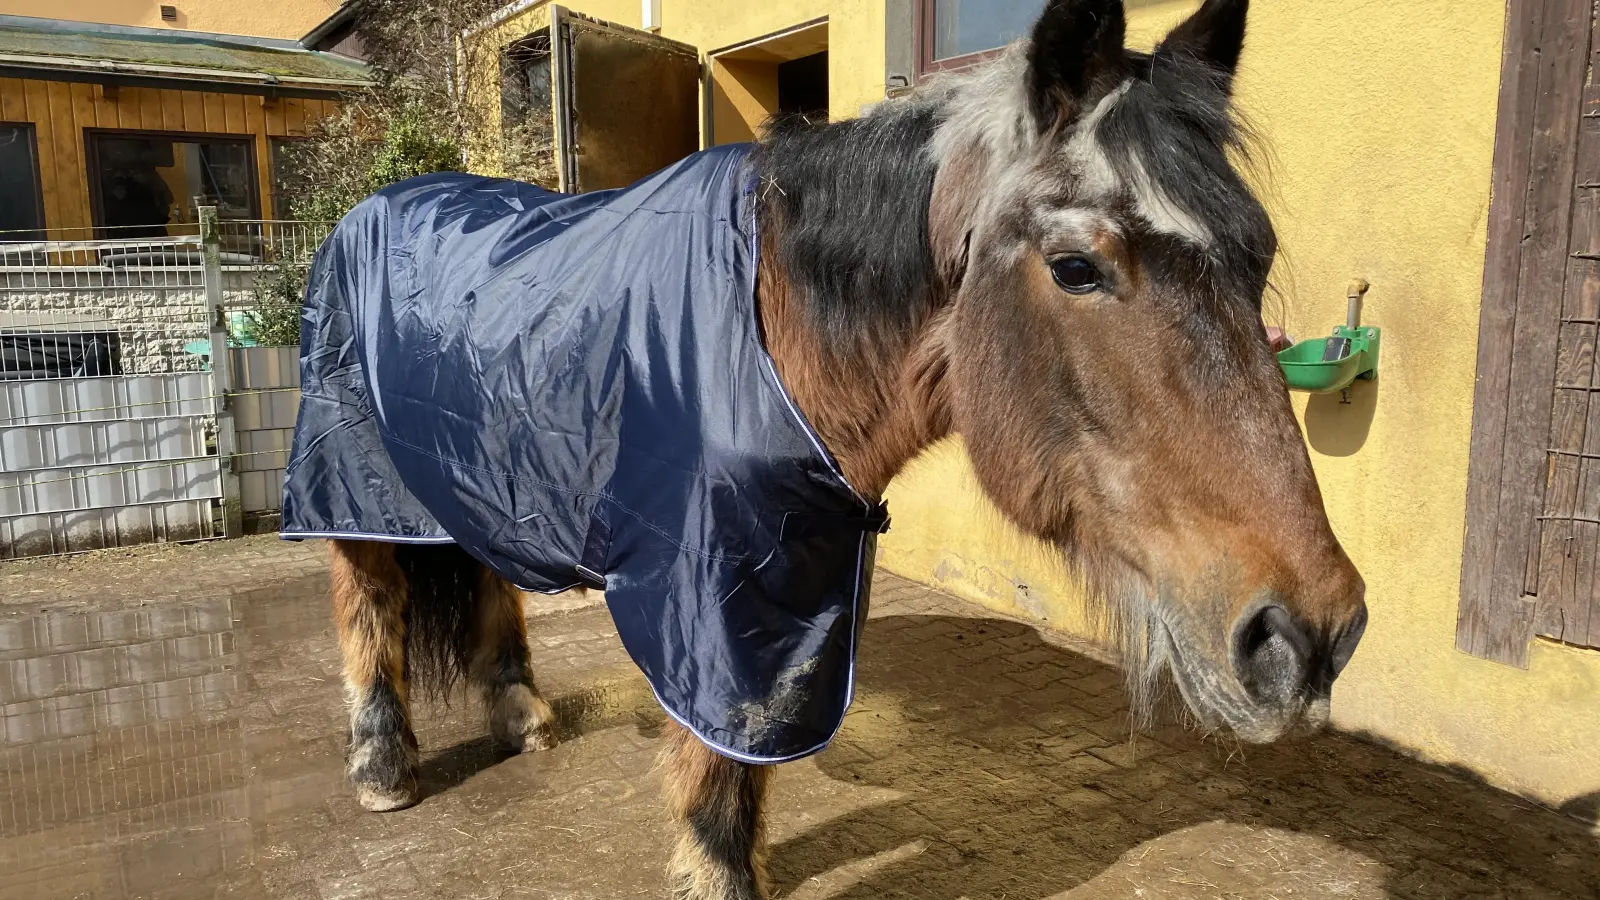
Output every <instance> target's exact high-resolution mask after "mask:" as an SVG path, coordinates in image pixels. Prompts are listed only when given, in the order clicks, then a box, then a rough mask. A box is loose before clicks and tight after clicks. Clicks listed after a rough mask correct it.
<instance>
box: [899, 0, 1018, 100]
mask: <svg viewBox="0 0 1600 900" xmlns="http://www.w3.org/2000/svg"><path fill="white" fill-rule="evenodd" d="M935 2H936V0H913V2H912V7H913V10H914V12H913V16H914V17H915V18H914V20H913V22H912V34H913V35H914V38H913V40H914V42H915V50H914V53H915V56H914V58H915V60H916V76H917V81H919V82H920V81H922V80H923V79H924V78H927V77H928V76H930V75H935V74H937V73H939V72H951V71H960V70H961V69H967V68H971V67H972V66H975V65H977V64H979V63H983V62H988V61H989V60H991V59H994V58H995V57H998V56H999V55H1000V54H1002V53H1004V52H1005V49H1006V45H1004V44H1002V45H1000V46H999V47H995V48H994V49H992V50H979V51H977V52H975V53H968V54H965V55H962V56H950V57H946V58H944V59H934V57H933V48H934V43H935V41H934V35H933V28H934V24H935V23H934V19H935V16H934V4H935Z"/></svg>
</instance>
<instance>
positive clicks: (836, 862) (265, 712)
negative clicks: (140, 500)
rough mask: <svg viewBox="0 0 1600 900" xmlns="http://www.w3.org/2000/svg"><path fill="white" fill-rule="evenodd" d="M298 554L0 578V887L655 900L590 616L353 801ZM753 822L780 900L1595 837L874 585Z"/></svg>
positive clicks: (1078, 891) (1043, 889)
mask: <svg viewBox="0 0 1600 900" xmlns="http://www.w3.org/2000/svg"><path fill="white" fill-rule="evenodd" d="M320 550H321V548H319V547H316V546H314V545H301V546H297V545H286V544H281V543H279V542H277V541H275V540H272V539H270V538H269V539H250V540H245V541H239V542H233V543H228V544H220V543H219V544H209V545H201V546H196V547H188V548H166V549H154V550H143V551H123V552H118V553H114V554H95V555H89V556H83V557H74V558H69V559H65V560H53V561H43V562H31V563H14V564H7V565H6V566H4V567H3V568H0V898H7V900H8V898H29V900H34V898H56V897H63V898H65V897H72V898H136V897H137V898H143V897H151V898H155V897H161V898H174V900H176V898H224V897H227V898H257V897H260V898H267V897H272V898H318V900H336V898H338V900H343V898H367V897H373V898H376V897H383V898H424V897H427V898H507V900H509V898H518V897H529V898H552V897H555V898H574V900H587V898H595V900H599V898H633V897H662V896H665V893H666V892H665V879H664V877H663V871H664V868H665V864H666V857H667V854H668V851H669V847H670V835H669V833H668V831H667V830H666V829H665V828H664V827H663V814H662V809H661V800H660V790H659V783H658V780H657V776H656V774H655V773H654V771H653V760H654V754H655V749H656V740H655V738H656V735H657V734H658V732H659V730H660V727H661V721H662V720H661V716H660V713H659V712H658V711H656V710H655V708H654V707H653V705H652V702H651V699H650V695H649V692H648V690H647V689H646V688H645V686H644V684H643V681H642V680H641V679H640V678H639V676H638V674H637V672H636V670H634V669H633V667H632V664H631V663H630V662H629V661H628V659H627V657H626V655H625V654H624V653H623V651H622V649H621V646H620V645H619V644H618V642H617V640H616V636H615V632H614V631H613V630H612V628H611V625H610V621H609V619H608V617H607V616H606V613H605V611H604V610H603V609H602V608H600V607H598V606H596V605H595V601H594V599H593V598H583V597H566V598H557V599H555V600H540V601H538V602H536V603H532V604H530V628H531V633H532V635H533V636H534V641H535V648H534V649H535V671H536V672H537V673H538V674H539V676H540V679H541V682H542V686H543V687H544V689H545V691H546V693H547V695H549V696H551V697H552V698H553V699H554V702H555V704H556V707H557V711H558V714H559V715H560V717H561V722H562V726H561V727H562V732H563V738H564V739H563V742H562V744H561V745H560V746H559V747H557V748H556V749H554V750H551V751H547V752H543V753H536V754H529V755H525V756H519V757H514V758H505V757H503V756H502V755H500V754H499V753H498V752H497V751H496V750H495V749H494V748H493V747H492V746H491V745H490V744H489V742H488V741H487V740H486V739H485V738H484V736H483V733H482V726H481V723H480V721H479V719H478V714H477V712H476V711H475V710H474V709H473V708H472V707H471V706H470V705H469V704H466V703H464V702H458V703H456V704H454V705H453V706H452V707H450V708H439V709H434V708H423V709H421V710H419V715H418V718H419V728H418V732H419V737H420V739H421V742H422V745H423V752H424V766H423V782H424V785H425V793H426V797H425V799H424V800H423V802H422V803H421V804H419V805H418V806H416V807H414V808H412V809H410V810H406V811H403V812H398V813H389V814H382V815H379V814H372V813H366V812H363V811H362V810H361V809H360V808H359V807H358V806H357V805H356V803H355V801H354V798H353V796H352V795H351V793H350V791H348V790H347V789H346V788H345V786H344V785H343V783H342V778H341V767H342V759H341V757H342V743H343V739H344V729H345V723H344V714H343V711H342V706H341V699H340V689H339V682H338V658H337V657H338V653H337V648H336V647H335V646H334V643H333V638H332V633H331V629H330V626H329V622H328V616H327V611H326V600H325V597H324V592H325V590H326V574H325V571H324V565H323V562H322V557H321V552H320ZM771 809H772V845H773V846H772V854H771V871H772V875H773V880H774V883H775V888H776V891H775V894H776V896H780V897H792V898H797V900H822V898H838V900H845V898H848V900H866V898H919V900H920V898H930V900H959V898H973V900H976V898H1004V900H1022V898H1027V900H1036V898H1037V900H1043V898H1057V900H1109V898H1150V900H1168V898H1171V900H1180V898H1181V900H1193V898H1219V900H1224V898H1225V900H1234V898H1240V900H1243V898H1250V900H1257V898H1259V900H1290V898H1386V897H1399V898H1439V900H1446V898H1449V900H1456V898H1478V897H1484V898H1489V897H1496V898H1545V897H1550V898H1556V897H1573V898H1584V900H1592V898H1600V837H1597V836H1596V833H1595V831H1594V830H1593V826H1592V825H1588V824H1585V823H1583V822H1580V821H1578V820H1576V819H1575V818H1573V817H1570V816H1564V815H1561V814H1559V813H1556V812H1553V811H1550V810H1545V809H1541V808H1538V807H1536V806H1533V805H1532V804H1529V803H1526V802H1524V801H1521V800H1518V799H1517V798H1514V797H1511V796H1509V795H1506V794H1503V793H1500V792H1497V791H1494V790H1492V789H1489V788H1486V787H1484V786H1482V785H1479V784H1476V783H1474V782H1473V781H1472V780H1471V779H1469V778H1466V777H1463V776H1461V775H1459V774H1458V773H1455V772H1451V771H1446V770H1443V769H1439V768H1436V767H1432V766H1428V765H1425V764H1422V763H1418V762H1416V761H1413V760H1411V759H1408V758H1406V757H1404V756H1402V755H1399V754H1397V753H1394V752H1392V751H1389V750H1386V749H1383V748H1381V747H1378V746H1375V745H1373V744H1370V743H1367V742H1364V741H1361V740H1358V739H1357V738H1355V737H1351V736H1347V735H1340V734H1325V735H1322V736H1320V737H1318V738H1315V739H1312V740H1308V741H1303V742H1300V743H1295V744H1289V745H1280V746H1273V747H1265V748H1263V747H1252V748H1244V749H1241V748H1239V747H1237V746H1235V745H1233V744H1231V743H1229V742H1227V741H1223V740H1218V739H1212V740H1200V739H1199V738H1197V737H1196V736H1194V735H1192V734H1190V733H1186V732H1184V731H1181V730H1178V729H1174V728H1158V729H1155V730H1154V731H1152V732H1150V733H1147V734H1144V735H1141V736H1139V737H1137V738H1136V739H1133V740H1131V741H1130V738H1129V734H1128V731H1127V714H1126V708H1125V705H1124V698H1123V695H1122V691H1121V687H1120V677H1119V676H1118V674H1117V673H1116V672H1115V671H1114V670H1112V669H1111V668H1110V667H1108V666H1106V665H1105V664H1104V663H1102V662H1100V661H1098V660H1097V659H1096V658H1095V655H1094V654H1093V653H1092V652H1090V651H1089V650H1088V648H1084V647H1081V646H1077V645H1074V644H1072V643H1070V642H1067V641H1063V640H1060V639H1059V638H1057V637H1053V636H1049V635H1045V634H1042V633H1040V632H1039V631H1038V630H1036V629H1035V628H1034V627H1032V626H1031V625H1028V624H1025V623H1020V622H1015V621H1010V620H1006V619H1001V618H997V617H995V616H994V615H993V614H991V613H988V612H987V611H984V610H980V609H977V608H975V607H971V606H968V605H966V604H963V603H962V602H960V601H957V600H955V599H953V598H950V597H948V596H945V595H942V594H938V593H936V592H933V591H930V590H928V589H926V588H923V587H920V586H917V585H913V584H911V583H909V582H906V581H903V580H900V579H897V578H894V577H893V576H888V575H880V576H879V578H878V581H877V586H876V593H875V595H874V604H873V620H872V621H871V622H870V623H869V625H868V627H867V629H866V637H865V641H864V645H863V647H862V651H861V661H860V665H859V670H858V690H857V701H856V704H855V706H854V707H853V708H852V711H851V713H850V715H849V716H848V717H847V720H846V723H845V727H844V729H843V731H842V732H841V734H840V737H839V739H838V740H837V741H835V743H834V745H833V746H832V747H831V748H830V749H829V750H828V751H826V752H824V753H822V754H820V755H819V756H816V757H813V758H812V759H809V760H806V761H803V762H800V763H796V764H792V765H789V766H785V767H783V768H782V769H781V770H780V772H779V776H778V779H777V786H776V789H775V795H774V798H773V802H772V806H771ZM1574 812H1580V813H1588V814H1591V815H1592V813H1593V811H1592V810H1578V809H1575V810H1574Z"/></svg>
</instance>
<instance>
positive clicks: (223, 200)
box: [87, 131, 260, 237]
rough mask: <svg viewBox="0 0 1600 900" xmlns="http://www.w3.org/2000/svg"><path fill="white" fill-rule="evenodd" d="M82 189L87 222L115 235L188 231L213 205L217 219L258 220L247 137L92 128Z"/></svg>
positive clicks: (254, 183) (252, 163)
mask: <svg viewBox="0 0 1600 900" xmlns="http://www.w3.org/2000/svg"><path fill="white" fill-rule="evenodd" d="M87 139H88V144H89V184H90V189H91V191H92V192H93V200H94V224H95V225H96V226H97V227H100V228H115V229H117V232H116V234H117V235H119V236H138V237H157V236H163V235H168V234H178V233H189V231H190V229H180V228H177V227H174V226H188V225H193V224H195V223H196V222H198V221H199V213H198V212H197V209H198V208H199V207H201V206H215V207H217V215H218V217H219V218H222V219H255V218H259V217H260V207H259V206H258V205H257V202H256V175H255V151H254V147H253V146H252V145H251V141H250V139H249V138H231V137H211V136H201V135H188V134H170V135H169V134H139V133H130V132H125V131H92V132H88V134H87Z"/></svg>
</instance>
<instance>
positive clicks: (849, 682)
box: [645, 531, 867, 766]
mask: <svg viewBox="0 0 1600 900" xmlns="http://www.w3.org/2000/svg"><path fill="white" fill-rule="evenodd" d="M866 557H867V532H865V531H863V532H861V537H860V538H859V539H858V540H857V542H856V576H855V578H856V584H855V591H854V593H853V594H852V595H851V598H850V668H849V670H848V671H847V672H846V673H845V686H844V705H843V706H842V707H840V709H839V721H838V722H836V723H834V726H833V733H832V734H829V735H828V737H827V739H826V740H824V741H823V742H822V743H820V744H818V745H816V746H815V747H812V748H811V749H809V750H802V751H800V752H799V753H794V754H790V755H788V756H751V755H750V754H748V753H740V752H739V751H737V750H733V749H730V748H728V747H724V746H722V745H721V744H719V743H717V742H716V741H713V740H711V739H710V738H708V737H706V736H705V735H704V734H702V733H701V731H700V729H698V728H696V727H694V726H693V725H691V724H690V723H689V720H688V719H686V718H684V717H683V716H681V715H678V713H677V712H676V711H675V710H673V709H672V707H670V706H668V705H667V703H666V701H665V700H662V699H661V694H660V693H659V692H658V691H656V686H655V685H654V684H650V679H648V678H646V679H645V683H646V684H650V693H651V695H652V696H654V697H655V698H656V704H657V705H659V706H660V707H661V711H662V712H665V713H666V714H667V717H668V718H670V719H672V721H674V722H677V723H678V724H679V725H682V726H683V727H684V728H685V729H687V730H688V731H689V733H690V734H692V735H694V736H695V740H698V741H699V742H700V743H702V744H705V745H706V746H707V747H709V748H711V750H713V751H714V752H716V753H717V754H718V755H720V756H726V757H728V758H729V759H731V760H734V761H736V762H742V763H748V764H750V765H752V766H776V765H782V764H783V763H789V762H794V761H796V760H800V759H805V758H806V757H808V756H814V755H816V754H818V753H821V752H822V751H823V750H826V749H828V745H829V744H831V743H833V741H834V739H835V738H837V737H838V736H839V732H840V731H841V730H842V729H843V728H844V717H845V714H846V713H848V712H850V706H851V704H853V703H855V700H856V635H857V634H858V633H860V631H861V629H862V628H863V627H865V625H866V623H864V622H862V621H861V576H862V574H863V569H864V560H865V559H866Z"/></svg>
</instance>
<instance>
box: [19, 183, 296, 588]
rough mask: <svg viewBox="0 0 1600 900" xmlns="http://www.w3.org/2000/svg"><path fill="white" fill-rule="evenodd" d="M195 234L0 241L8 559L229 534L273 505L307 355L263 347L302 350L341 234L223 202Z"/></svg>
mask: <svg viewBox="0 0 1600 900" xmlns="http://www.w3.org/2000/svg"><path fill="white" fill-rule="evenodd" d="M185 229H186V226H178V225H169V226H165V227H164V228H162V229H161V231H162V233H161V234H155V235H149V234H144V233H139V230H138V229H131V230H130V229H96V231H95V232H94V233H93V234H89V233H85V234H83V235H82V236H81V237H76V236H73V235H70V234H69V235H62V234H59V233H50V234H48V235H46V237H47V238H48V239H45V240H24V241H5V240H0V558H17V557H23V556H37V555H43V554H55V553H71V552H77V551H81V550H92V549H99V548H104V547H120V546H126V545H130V544H139V543H147V542H151V541H190V540H201V539H205V538H212V537H222V536H231V535H235V534H239V533H241V532H242V530H243V526H244V522H245V518H246V513H247V512H258V513H262V512H264V513H269V514H270V513H271V512H273V511H275V510H276V507H277V503H278V500H277V496H276V491H277V484H278V483H281V475H276V476H275V475H274V473H273V470H274V468H276V469H281V468H282V465H283V457H284V456H285V451H286V448H287V443H286V441H287V437H286V435H287V434H288V432H287V431H286V429H292V427H293V409H294V407H295V405H296V403H297V401H298V390H297V384H295V383H294V379H293V377H292V376H286V375H285V374H284V373H283V372H282V368H283V366H282V360H283V359H284V358H288V359H293V358H294V352H293V351H287V352H285V351H282V350H278V349H276V348H269V347H264V346H262V345H263V344H269V345H270V344H272V343H274V342H281V343H290V342H291V341H297V340H298V337H297V335H298V315H299V305H300V296H299V294H300V291H301V290H302V287H301V286H302V285H303V281H304V269H305V266H306V265H307V264H308V263H309V260H310V257H311V254H312V252H313V251H314V249H315V247H316V244H317V243H318V242H319V241H320V240H321V238H322V237H323V236H324V235H325V234H326V231H327V229H326V227H325V226H318V225H309V224H305V223H279V222H225V223H218V222H217V219H216V213H215V210H214V209H209V208H202V209H201V216H200V222H199V224H198V225H196V226H189V227H187V230H189V231H191V232H192V233H183V232H184V231H185ZM146 231H148V229H146ZM108 233H109V236H108ZM0 237H4V236H3V235H0ZM253 360H254V361H256V362H254V364H252V361H253ZM213 361H215V362H216V364H215V365H213V364H212V363H213ZM289 368H290V369H291V370H292V369H293V366H292V365H290V366H289ZM241 370H242V373H243V374H245V375H246V377H247V378H248V379H249V380H240V381H239V383H238V384H237V385H236V380H238V379H236V373H239V372H240V371H241ZM252 373H253V374H252ZM258 385H259V386H258ZM280 394H281V395H283V396H282V397H278V396H275V395H280ZM240 413H243V415H244V417H245V418H246V420H247V422H246V424H247V425H248V427H249V429H250V430H249V431H247V432H245V433H244V436H245V437H246V440H247V443H246V444H244V445H241V442H240V440H239V437H240V436H241V435H240V433H239V432H237V431H236V422H235V420H236V417H237V416H238V414H240ZM285 422H287V424H285ZM241 473H251V474H246V476H245V479H246V481H248V482H249V483H250V486H251V488H252V489H251V490H250V491H248V492H246V491H244V490H243V488H242V487H241V478H240V475H241ZM260 473H265V474H264V475H263V474H260ZM274 477H276V478H277V479H278V481H277V482H274V481H273V478H274ZM246 493H248V495H249V496H248V497H247V496H246ZM247 500H248V501H249V503H247V502H246V501H247ZM247 506H254V507H256V509H254V510H250V509H247Z"/></svg>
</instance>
